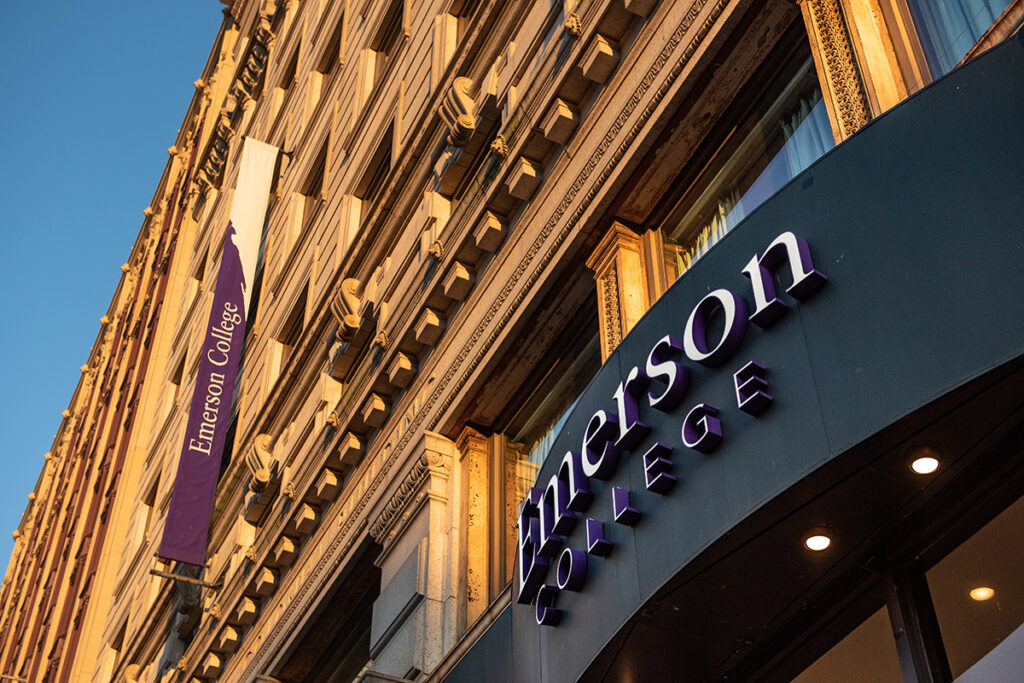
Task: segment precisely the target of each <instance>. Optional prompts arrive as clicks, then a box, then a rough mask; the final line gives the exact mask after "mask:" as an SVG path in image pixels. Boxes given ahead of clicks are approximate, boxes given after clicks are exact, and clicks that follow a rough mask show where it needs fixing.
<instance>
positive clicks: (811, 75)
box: [664, 56, 835, 276]
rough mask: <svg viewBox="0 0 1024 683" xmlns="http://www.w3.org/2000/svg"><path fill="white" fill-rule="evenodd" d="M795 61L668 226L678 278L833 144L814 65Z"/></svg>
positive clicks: (669, 247) (702, 176)
mask: <svg viewBox="0 0 1024 683" xmlns="http://www.w3.org/2000/svg"><path fill="white" fill-rule="evenodd" d="M794 61H795V65H794V66H792V67H790V68H789V69H786V70H785V71H784V72H783V73H782V74H780V77H779V78H778V79H776V82H775V83H774V84H773V85H772V86H771V87H769V88H768V89H767V90H766V91H765V93H764V94H763V95H762V97H761V99H760V101H759V102H757V103H756V104H755V105H754V106H753V107H752V108H751V110H750V112H749V113H748V114H747V115H746V116H745V117H743V118H742V119H741V120H740V121H738V122H737V125H736V126H734V127H733V128H732V131H731V133H730V135H729V137H728V139H727V140H725V141H724V143H723V144H722V146H721V148H720V149H719V151H718V152H717V153H716V154H715V156H714V157H713V158H712V160H711V162H710V163H709V164H708V166H707V168H706V169H705V170H704V171H702V172H701V174H700V176H699V177H698V178H697V180H696V182H695V183H694V184H693V186H692V187H691V189H690V190H689V191H687V192H686V194H685V195H684V197H683V199H682V201H681V202H680V204H679V205H678V208H677V210H676V211H675V212H674V215H673V216H672V217H671V218H670V219H669V221H668V223H667V224H666V226H665V229H664V239H665V244H666V252H667V255H668V258H669V260H670V261H672V260H674V262H675V273H676V275H677V276H678V275H681V274H682V273H683V272H685V271H686V269H687V268H689V267H690V265H691V264H692V263H693V262H694V261H696V260H697V259H699V258H700V257H701V256H703V255H704V254H705V253H706V252H707V250H708V249H710V248H711V247H712V246H713V245H714V244H715V243H716V242H718V240H720V239H721V238H722V237H723V236H724V235H725V234H726V233H727V232H728V231H729V230H731V229H732V228H734V227H735V226H736V224H737V223H739V222H740V221H741V220H743V219H744V218H745V217H746V216H747V215H748V214H749V213H750V212H751V211H753V210H754V209H756V208H757V207H758V206H760V205H761V203H763V202H764V201H765V200H766V199H768V198H769V197H771V196H772V195H773V194H775V192H777V191H778V190H779V189H781V188H782V186H783V185H785V184H786V183H787V182H789V181H790V180H791V179H792V178H793V177H794V176H796V175H797V174H798V173H800V172H801V171H803V170H804V169H805V168H807V167H808V166H810V165H811V164H812V163H813V162H814V161H816V160H817V159H818V158H819V157H821V155H822V154H824V153H825V152H827V151H828V150H830V149H831V148H832V147H833V146H834V144H835V143H834V140H833V137H832V129H831V127H830V125H829V121H828V113H827V112H826V109H825V102H824V100H823V99H822V96H821V91H820V90H819V88H818V81H817V77H816V75H815V71H814V63H813V62H812V60H811V58H810V57H809V56H803V57H801V58H799V59H798V60H794ZM669 265H671V263H670V264H669Z"/></svg>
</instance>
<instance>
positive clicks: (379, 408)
mask: <svg viewBox="0 0 1024 683" xmlns="http://www.w3.org/2000/svg"><path fill="white" fill-rule="evenodd" d="M387 417H388V404H387V403H385V402H384V399H383V398H381V397H380V396H379V395H377V394H373V393H371V394H370V396H369V397H368V398H367V399H366V403H365V404H364V405H363V422H365V423H366V424H368V425H370V426H371V427H380V426H381V425H382V424H384V420H386V419H387Z"/></svg>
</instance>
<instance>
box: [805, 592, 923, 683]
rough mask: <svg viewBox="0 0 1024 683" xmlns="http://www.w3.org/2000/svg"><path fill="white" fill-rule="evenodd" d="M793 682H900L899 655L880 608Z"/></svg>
mask: <svg viewBox="0 0 1024 683" xmlns="http://www.w3.org/2000/svg"><path fill="white" fill-rule="evenodd" d="M793 681H794V683H863V681H872V683H901V682H902V681H903V675H902V674H901V673H900V662H899V655H898V654H897V653H896V644H895V643H894V642H893V638H892V626H890V624H889V615H888V612H887V611H886V609H885V608H884V607H883V608H882V609H880V610H878V611H877V612H875V613H874V614H872V615H871V616H870V617H868V619H867V620H866V621H865V622H864V623H862V624H861V625H860V626H858V627H857V628H855V629H854V630H853V631H851V632H850V634H849V635H847V636H846V637H845V638H843V639H842V640H840V641H839V642H838V643H837V644H836V646H835V647H833V648H832V649H831V650H829V651H828V652H826V653H825V654H824V655H822V656H821V657H820V658H819V659H818V661H816V662H814V664H811V665H810V666H809V667H808V668H807V669H805V670H804V672H803V673H801V674H800V675H799V676H797V677H796V678H794V679H793Z"/></svg>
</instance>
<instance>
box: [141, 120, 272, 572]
mask: <svg viewBox="0 0 1024 683" xmlns="http://www.w3.org/2000/svg"><path fill="white" fill-rule="evenodd" d="M277 152H278V149H277V147H273V146H271V145H267V144H264V143H262V142H258V141H256V140H253V139H252V138H246V140H245V143H244V147H243V148H242V161H241V166H240V168H239V170H238V182H237V184H236V187H235V198H234V202H233V204H232V205H231V216H230V219H229V221H228V229H227V235H226V236H225V238H224V250H223V253H222V255H221V260H220V272H219V273H218V274H217V287H216V289H215V290H214V292H213V308H212V309H211V310H210V322H209V324H208V325H207V328H206V339H205V340H204V341H203V347H202V350H201V355H200V358H199V370H198V372H197V373H196V384H195V393H194V394H193V395H192V407H191V409H190V410H189V413H188V426H187V427H186V429H185V443H184V445H183V446H182V449H181V458H180V459H179V460H178V474H177V477H176V479H175V481H174V493H173V494H172V495H171V503H170V508H169V509H168V511H167V522H166V524H165V526H164V535H163V537H162V538H161V540H160V552H159V555H160V557H163V558H165V559H169V560H178V561H179V562H187V563H188V564H194V565H200V566H201V565H202V564H203V562H204V560H205V558H206V536H207V532H208V530H209V526H210V514H211V512H212V511H213V496H214V492H215V491H216V488H217V477H218V475H219V474H220V459H221V453H222V451H223V450H224V437H225V434H226V432H227V426H228V420H229V419H230V417H231V408H232V399H233V394H234V389H235V378H236V377H237V376H238V362H239V361H240V360H241V356H242V339H243V337H244V335H245V325H246V322H247V317H246V315H247V312H248V310H249V298H250V296H251V295H252V282H253V276H254V274H255V272H256V258H257V256H258V252H259V245H260V236H261V233H262V232H263V219H264V216H265V214H266V211H267V199H268V195H269V193H270V181H271V178H272V176H273V173H274V165H275V164H276V162H277Z"/></svg>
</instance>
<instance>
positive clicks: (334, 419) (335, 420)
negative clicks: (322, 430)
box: [327, 410, 341, 429]
mask: <svg viewBox="0 0 1024 683" xmlns="http://www.w3.org/2000/svg"><path fill="white" fill-rule="evenodd" d="M327 424H329V425H331V426H332V427H334V428H335V429H337V428H338V427H339V426H340V425H341V419H340V418H339V417H338V411H337V410H332V411H331V413H330V414H329V415H328V416H327Z"/></svg>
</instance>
